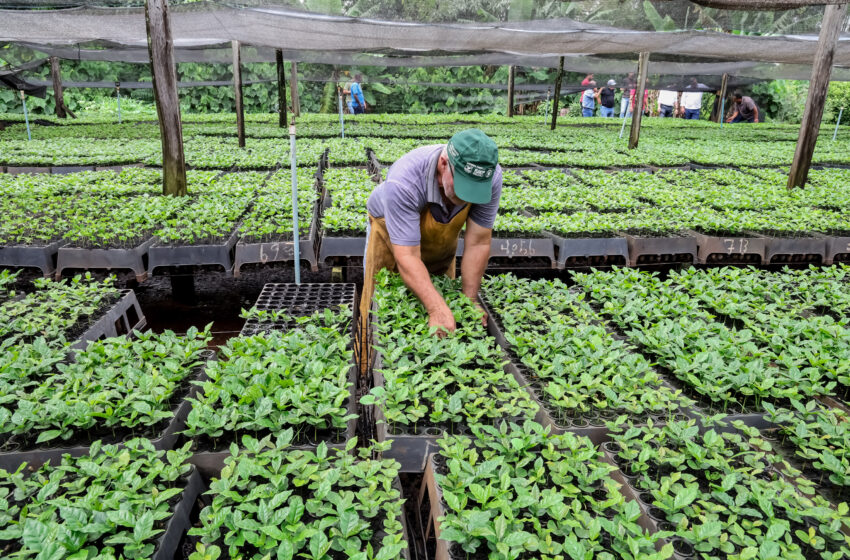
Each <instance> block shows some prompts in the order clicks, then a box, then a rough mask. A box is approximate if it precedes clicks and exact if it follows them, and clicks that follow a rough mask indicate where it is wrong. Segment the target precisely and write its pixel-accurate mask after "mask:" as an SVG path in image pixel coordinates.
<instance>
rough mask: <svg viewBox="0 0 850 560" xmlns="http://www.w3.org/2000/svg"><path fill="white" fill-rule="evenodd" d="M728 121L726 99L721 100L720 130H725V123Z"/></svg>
mask: <svg viewBox="0 0 850 560" xmlns="http://www.w3.org/2000/svg"><path fill="white" fill-rule="evenodd" d="M725 120H726V98H725V97H724V98H723V99H721V100H720V128H723V121H725Z"/></svg>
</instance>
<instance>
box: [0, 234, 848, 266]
mask: <svg viewBox="0 0 850 560" xmlns="http://www.w3.org/2000/svg"><path fill="white" fill-rule="evenodd" d="M0 251H2V250H0ZM0 254H2V253H0ZM823 262H824V264H835V263H840V262H843V263H847V262H850V237H830V238H829V239H827V240H826V257H825V258H824V261H823Z"/></svg>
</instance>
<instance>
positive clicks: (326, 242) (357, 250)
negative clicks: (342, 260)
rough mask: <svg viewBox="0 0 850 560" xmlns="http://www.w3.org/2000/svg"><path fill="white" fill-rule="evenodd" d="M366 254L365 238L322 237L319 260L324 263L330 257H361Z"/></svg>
mask: <svg viewBox="0 0 850 560" xmlns="http://www.w3.org/2000/svg"><path fill="white" fill-rule="evenodd" d="M365 253H366V236H365V235H364V236H363V237H322V246H321V248H320V250H319V260H320V261H322V262H326V261H327V260H328V259H330V258H331V257H347V258H351V257H361V258H362V257H363V255H364V254H365Z"/></svg>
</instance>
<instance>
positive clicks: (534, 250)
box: [455, 237, 555, 268]
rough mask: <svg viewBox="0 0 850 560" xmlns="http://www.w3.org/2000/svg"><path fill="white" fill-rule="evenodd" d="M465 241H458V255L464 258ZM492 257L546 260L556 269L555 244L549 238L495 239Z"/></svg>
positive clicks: (492, 246) (492, 242)
mask: <svg viewBox="0 0 850 560" xmlns="http://www.w3.org/2000/svg"><path fill="white" fill-rule="evenodd" d="M463 248H464V239H463V238H460V239H458V241H457V251H456V253H455V254H456V255H457V256H458V257H462V256H463ZM490 257H502V258H505V257H506V258H511V259H531V258H546V259H549V262H550V263H552V268H554V267H555V244H554V243H553V242H552V239H551V238H549V237H539V238H538V237H533V238H523V237H517V238H513V237H494V238H492V239H491V240H490Z"/></svg>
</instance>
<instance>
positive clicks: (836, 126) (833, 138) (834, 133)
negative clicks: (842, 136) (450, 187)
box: [832, 107, 844, 142]
mask: <svg viewBox="0 0 850 560" xmlns="http://www.w3.org/2000/svg"><path fill="white" fill-rule="evenodd" d="M843 112H844V107H842V108H841V109H839V111H838V120H837V121H835V132H833V133H832V141H833V142H835V137H836V136H838V125H839V124H841V113H843Z"/></svg>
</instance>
